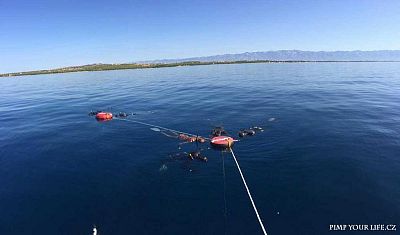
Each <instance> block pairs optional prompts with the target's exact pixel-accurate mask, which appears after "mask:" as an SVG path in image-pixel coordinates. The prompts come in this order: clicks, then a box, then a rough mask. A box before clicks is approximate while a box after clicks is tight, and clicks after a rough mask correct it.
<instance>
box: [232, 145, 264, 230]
mask: <svg viewBox="0 0 400 235" xmlns="http://www.w3.org/2000/svg"><path fill="white" fill-rule="evenodd" d="M229 150H230V151H231V153H232V157H233V159H234V160H235V163H236V166H237V168H238V170H239V173H240V176H241V177H242V181H243V184H244V187H245V188H246V190H247V194H248V195H249V198H250V201H251V204H252V205H253V208H254V212H256V215H257V219H258V222H259V223H260V226H261V229H262V231H263V232H264V235H267V231H265V228H264V224H263V222H262V220H261V217H260V215H259V214H258V210H257V207H256V204H255V203H254V201H253V197H252V196H251V193H250V190H249V187H247V183H246V180H245V179H244V176H243V173H242V170H241V169H240V166H239V163H238V161H237V159H236V156H235V154H234V153H233V150H232V148H230V149H229Z"/></svg>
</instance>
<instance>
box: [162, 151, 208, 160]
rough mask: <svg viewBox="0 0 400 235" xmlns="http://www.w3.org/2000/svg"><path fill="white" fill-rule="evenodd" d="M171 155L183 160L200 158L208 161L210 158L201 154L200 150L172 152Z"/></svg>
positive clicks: (174, 158)
mask: <svg viewBox="0 0 400 235" xmlns="http://www.w3.org/2000/svg"><path fill="white" fill-rule="evenodd" d="M169 157H170V158H171V159H172V160H183V159H189V160H195V159H197V160H200V161H203V162H207V161H208V158H207V157H206V156H204V155H203V154H201V151H200V150H196V151H191V152H180V153H176V154H173V155H172V154H171V155H169Z"/></svg>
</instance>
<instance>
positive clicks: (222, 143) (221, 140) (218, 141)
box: [211, 135, 235, 148]
mask: <svg viewBox="0 0 400 235" xmlns="http://www.w3.org/2000/svg"><path fill="white" fill-rule="evenodd" d="M234 142H235V140H234V139H233V138H232V137H229V136H223V135H221V136H216V137H214V138H212V139H211V145H213V146H214V147H220V148H230V147H231V146H232V145H233V143H234Z"/></svg>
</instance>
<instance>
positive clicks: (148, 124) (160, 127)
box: [114, 118, 210, 140]
mask: <svg viewBox="0 0 400 235" xmlns="http://www.w3.org/2000/svg"><path fill="white" fill-rule="evenodd" d="M114 119H116V120H121V121H127V122H133V123H138V124H142V125H145V126H150V127H155V128H159V129H161V130H166V131H171V132H176V133H180V134H185V135H190V136H199V135H195V134H191V133H187V132H183V131H178V130H174V129H170V128H166V127H162V126H157V125H153V124H150V123H145V122H141V121H136V120H132V119H124V118H114ZM202 138H204V139H206V140H210V138H206V137H202Z"/></svg>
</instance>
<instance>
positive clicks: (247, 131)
mask: <svg viewBox="0 0 400 235" xmlns="http://www.w3.org/2000/svg"><path fill="white" fill-rule="evenodd" d="M259 131H261V132H263V131H264V130H263V129H262V128H261V127H258V126H253V127H250V128H249V129H241V130H240V131H239V133H238V134H239V137H245V136H253V135H255V134H256V133H257V132H259Z"/></svg>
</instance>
